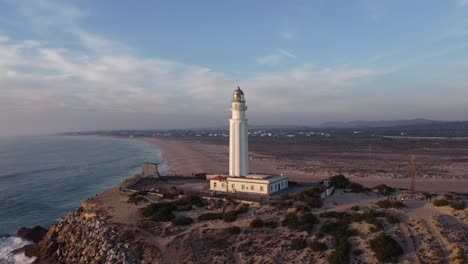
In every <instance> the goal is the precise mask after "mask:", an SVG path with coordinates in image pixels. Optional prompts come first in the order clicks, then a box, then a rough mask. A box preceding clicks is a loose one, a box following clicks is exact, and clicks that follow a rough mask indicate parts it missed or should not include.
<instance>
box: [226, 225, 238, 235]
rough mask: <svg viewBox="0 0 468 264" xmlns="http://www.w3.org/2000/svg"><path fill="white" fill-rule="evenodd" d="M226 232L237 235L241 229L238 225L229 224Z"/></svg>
mask: <svg viewBox="0 0 468 264" xmlns="http://www.w3.org/2000/svg"><path fill="white" fill-rule="evenodd" d="M225 230H226V232H227V233H228V234H230V235H238V234H240V233H241V229H240V227H238V226H231V227H228V228H226V229H225Z"/></svg>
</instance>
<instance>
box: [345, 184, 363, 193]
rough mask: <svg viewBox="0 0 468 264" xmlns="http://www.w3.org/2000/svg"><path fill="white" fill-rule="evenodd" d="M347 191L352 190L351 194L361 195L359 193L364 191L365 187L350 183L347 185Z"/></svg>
mask: <svg viewBox="0 0 468 264" xmlns="http://www.w3.org/2000/svg"><path fill="white" fill-rule="evenodd" d="M346 189H350V190H351V192H355V193H359V192H362V191H364V186H362V185H361V184H359V183H357V182H352V181H350V182H349V183H348V185H346Z"/></svg>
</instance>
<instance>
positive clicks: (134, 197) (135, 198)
mask: <svg viewBox="0 0 468 264" xmlns="http://www.w3.org/2000/svg"><path fill="white" fill-rule="evenodd" d="M146 194H148V192H146V191H138V192H134V193H132V194H130V195H129V196H128V199H127V203H132V204H135V205H137V204H138V202H140V201H143V200H144V198H143V197H141V196H143V195H146Z"/></svg>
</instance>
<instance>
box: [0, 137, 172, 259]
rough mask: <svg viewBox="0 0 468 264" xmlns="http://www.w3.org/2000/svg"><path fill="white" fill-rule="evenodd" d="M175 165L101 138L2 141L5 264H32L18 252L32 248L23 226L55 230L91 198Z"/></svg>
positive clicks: (0, 224)
mask: <svg viewBox="0 0 468 264" xmlns="http://www.w3.org/2000/svg"><path fill="white" fill-rule="evenodd" d="M144 162H156V163H160V166H159V170H160V173H162V174H166V173H167V172H168V171H169V165H168V164H167V163H166V162H165V161H164V160H163V159H162V157H161V151H160V150H159V149H157V148H155V147H153V146H151V145H149V144H147V143H145V142H143V141H140V140H135V139H127V138H111V137H98V136H57V135H52V136H21V137H6V138H1V137H0V263H31V262H32V261H34V259H31V258H27V257H25V256H24V254H17V255H14V254H12V253H11V251H12V250H14V249H17V248H20V247H22V246H24V245H27V244H28V243H30V242H29V241H25V240H23V239H20V238H18V237H15V236H14V235H15V233H16V231H17V230H18V229H19V228H20V227H23V226H24V227H34V226H36V225H41V226H43V227H46V228H49V227H50V226H51V225H53V224H54V223H56V222H57V221H59V220H60V219H61V218H63V217H64V216H65V215H66V214H67V213H68V212H70V211H72V210H74V209H75V208H77V207H78V206H79V205H80V204H81V202H82V201H83V200H85V199H87V198H88V197H91V196H93V195H95V194H98V193H100V192H102V191H104V190H106V189H108V188H111V187H114V186H116V185H117V184H118V183H119V182H120V181H122V180H123V179H125V178H128V177H131V176H133V175H135V174H137V173H139V172H141V169H142V165H143V163H144Z"/></svg>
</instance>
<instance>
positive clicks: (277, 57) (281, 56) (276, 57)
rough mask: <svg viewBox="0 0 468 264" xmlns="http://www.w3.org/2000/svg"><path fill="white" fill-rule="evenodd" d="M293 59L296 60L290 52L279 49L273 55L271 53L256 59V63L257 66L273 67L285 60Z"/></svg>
mask: <svg viewBox="0 0 468 264" xmlns="http://www.w3.org/2000/svg"><path fill="white" fill-rule="evenodd" d="M295 58H297V56H296V55H294V54H292V53H291V52H289V51H287V50H284V49H279V50H278V51H277V52H275V53H272V54H269V55H266V56H260V57H257V59H256V61H257V63H258V64H261V65H269V66H273V65H277V64H279V63H280V62H282V61H284V60H285V59H295Z"/></svg>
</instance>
